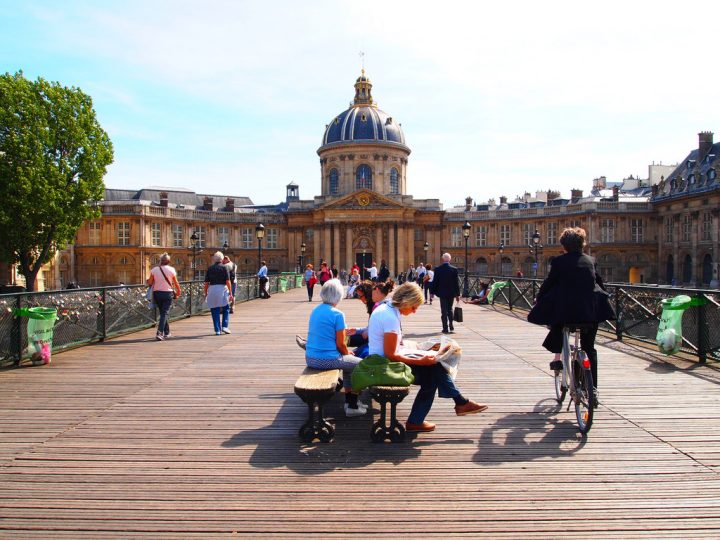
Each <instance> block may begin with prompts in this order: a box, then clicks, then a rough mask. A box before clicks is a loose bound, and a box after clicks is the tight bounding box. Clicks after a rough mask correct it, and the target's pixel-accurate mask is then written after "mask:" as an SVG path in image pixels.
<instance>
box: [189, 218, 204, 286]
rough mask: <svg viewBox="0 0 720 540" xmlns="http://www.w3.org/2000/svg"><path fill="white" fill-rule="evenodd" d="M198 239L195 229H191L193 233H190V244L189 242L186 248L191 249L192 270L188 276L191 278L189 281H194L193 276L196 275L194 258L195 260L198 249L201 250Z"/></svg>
mask: <svg viewBox="0 0 720 540" xmlns="http://www.w3.org/2000/svg"><path fill="white" fill-rule="evenodd" d="M198 240H199V238H198V235H197V231H195V230H193V233H192V235H191V236H190V241H191V242H192V244H190V245H189V246H188V249H190V250H192V268H191V270H192V275H191V276H190V280H191V281H195V277H196V274H197V270H196V266H195V260H196V257H197V254H198V253H199V252H200V251H202V250H201V249H199V248H198Z"/></svg>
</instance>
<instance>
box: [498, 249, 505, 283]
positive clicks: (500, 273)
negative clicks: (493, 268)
mask: <svg viewBox="0 0 720 540" xmlns="http://www.w3.org/2000/svg"><path fill="white" fill-rule="evenodd" d="M498 251H499V252H500V268H498V274H499V275H501V276H502V275H503V270H502V256H503V251H505V242H500V245H499V246H498Z"/></svg>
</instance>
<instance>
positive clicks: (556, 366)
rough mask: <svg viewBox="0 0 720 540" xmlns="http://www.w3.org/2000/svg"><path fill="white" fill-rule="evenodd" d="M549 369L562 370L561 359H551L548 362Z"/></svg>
mask: <svg viewBox="0 0 720 540" xmlns="http://www.w3.org/2000/svg"><path fill="white" fill-rule="evenodd" d="M550 369H551V370H553V371H562V370H563V363H562V360H553V361H552V362H550Z"/></svg>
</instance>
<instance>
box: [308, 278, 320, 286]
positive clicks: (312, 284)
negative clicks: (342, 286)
mask: <svg viewBox="0 0 720 540" xmlns="http://www.w3.org/2000/svg"><path fill="white" fill-rule="evenodd" d="M317 282H318V280H317V278H316V277H315V276H313V277H311V278H310V280H309V281H308V285H309V286H310V287H314V286H315V284H316V283H317Z"/></svg>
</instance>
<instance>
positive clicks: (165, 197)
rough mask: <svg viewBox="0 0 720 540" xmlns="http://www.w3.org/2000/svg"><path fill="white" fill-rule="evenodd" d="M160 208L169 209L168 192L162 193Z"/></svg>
mask: <svg viewBox="0 0 720 540" xmlns="http://www.w3.org/2000/svg"><path fill="white" fill-rule="evenodd" d="M160 206H162V207H163V208H167V206H168V194H167V191H161V192H160Z"/></svg>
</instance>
